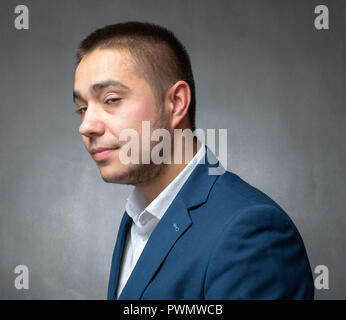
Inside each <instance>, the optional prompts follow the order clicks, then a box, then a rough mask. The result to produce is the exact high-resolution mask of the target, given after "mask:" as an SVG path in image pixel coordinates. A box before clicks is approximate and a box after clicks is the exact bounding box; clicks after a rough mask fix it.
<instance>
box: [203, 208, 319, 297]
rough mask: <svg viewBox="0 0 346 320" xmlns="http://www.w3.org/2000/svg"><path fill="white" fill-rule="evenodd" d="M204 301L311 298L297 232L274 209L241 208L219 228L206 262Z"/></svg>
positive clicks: (310, 283) (307, 269) (309, 277)
mask: <svg viewBox="0 0 346 320" xmlns="http://www.w3.org/2000/svg"><path fill="white" fill-rule="evenodd" d="M204 296H205V299H313V298H314V285H313V279H312V274H311V268H310V264H309V260H308V257H307V254H306V251H305V247H304V243H303V240H302V238H301V237H300V235H299V232H298V230H297V229H296V227H295V225H294V224H293V222H292V221H291V219H290V218H289V217H288V216H287V214H286V213H285V212H284V211H283V210H281V209H280V208H279V207H275V206H273V205H255V206H251V207H249V208H246V209H243V210H242V211H241V212H239V214H237V215H236V216H235V217H234V218H233V219H231V221H229V222H228V224H227V225H226V226H225V229H224V230H223V232H222V234H221V236H220V237H219V238H218V240H217V242H216V244H215V247H214V250H213V252H212V254H211V256H210V259H209V262H208V268H207V271H206V278H205V283H204Z"/></svg>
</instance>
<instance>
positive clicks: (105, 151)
mask: <svg viewBox="0 0 346 320" xmlns="http://www.w3.org/2000/svg"><path fill="white" fill-rule="evenodd" d="M117 149H119V148H96V149H92V150H91V154H92V156H93V158H94V160H95V161H102V160H105V159H107V158H108V157H109V156H110V155H111V154H112V153H113V151H115V150H117Z"/></svg>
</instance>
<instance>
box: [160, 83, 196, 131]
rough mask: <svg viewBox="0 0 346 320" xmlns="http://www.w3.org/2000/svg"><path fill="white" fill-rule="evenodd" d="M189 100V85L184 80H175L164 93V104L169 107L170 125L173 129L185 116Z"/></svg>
mask: <svg viewBox="0 0 346 320" xmlns="http://www.w3.org/2000/svg"><path fill="white" fill-rule="evenodd" d="M190 101H191V90H190V86H189V85H188V83H187V82H186V81H183V80H179V81H177V82H176V83H175V84H174V85H173V86H172V87H171V88H170V89H169V90H168V92H167V94H166V105H168V108H169V115H170V119H171V127H172V129H175V128H177V127H178V126H179V124H180V123H181V122H182V120H183V119H184V118H185V116H186V117H187V112H188V110H189V106H190Z"/></svg>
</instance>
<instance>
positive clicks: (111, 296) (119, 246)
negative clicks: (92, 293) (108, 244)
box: [107, 211, 132, 300]
mask: <svg viewBox="0 0 346 320" xmlns="http://www.w3.org/2000/svg"><path fill="white" fill-rule="evenodd" d="M131 222H132V219H131V217H130V216H129V215H128V214H127V212H126V211H125V213H124V215H123V218H122V219H121V222H120V226H119V231H118V235H117V241H116V245H115V248H114V252H113V258H112V266H111V272H110V276H109V283H108V296H107V299H108V300H116V294H115V293H116V288H117V286H118V280H119V268H120V262H121V257H122V255H123V252H124V245H125V239H126V233H127V230H128V228H129V227H130V225H131Z"/></svg>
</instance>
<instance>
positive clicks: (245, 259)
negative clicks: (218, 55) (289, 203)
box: [73, 22, 314, 299]
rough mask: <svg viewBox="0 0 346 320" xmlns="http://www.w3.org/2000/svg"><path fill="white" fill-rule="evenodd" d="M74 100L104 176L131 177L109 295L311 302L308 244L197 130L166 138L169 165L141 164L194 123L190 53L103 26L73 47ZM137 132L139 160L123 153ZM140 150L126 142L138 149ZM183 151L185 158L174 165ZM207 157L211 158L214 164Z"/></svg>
mask: <svg viewBox="0 0 346 320" xmlns="http://www.w3.org/2000/svg"><path fill="white" fill-rule="evenodd" d="M77 62H78V66H77V69H76V72H75V83H74V95H73V96H74V101H75V103H76V105H77V108H78V110H77V112H78V113H79V114H80V115H81V121H82V122H81V126H80V128H79V131H80V134H81V135H82V140H83V143H84V145H85V147H86V149H87V150H88V152H89V153H90V154H91V155H92V157H93V159H94V160H95V162H96V164H97V166H98V167H99V170H100V173H101V175H102V178H103V179H104V181H106V182H110V183H120V184H131V185H134V186H135V188H134V190H133V192H132V193H131V195H130V197H129V198H128V201H127V204H126V211H125V213H124V215H123V218H122V221H121V224H120V227H119V231H118V236H117V241H116V246H115V249H114V254H113V260H112V266H111V271H110V277H109V288H108V299H312V298H313V295H314V289H313V281H312V275H311V269H310V265H309V261H308V257H307V254H306V251H305V248H304V244H303V241H302V239H301V237H300V235H299V233H298V231H297V229H296V227H295V226H294V224H293V222H292V221H291V220H290V218H289V217H288V216H287V215H286V213H285V212H284V211H283V210H282V209H281V208H280V207H279V206H278V205H277V204H276V203H275V202H274V201H273V200H271V199H270V198H269V197H268V196H267V195H265V194H264V193H262V192H261V191H259V190H257V189H256V188H254V187H252V186H250V185H249V184H247V183H246V182H245V181H243V180H242V179H241V178H240V177H238V176H237V175H235V174H233V173H231V172H228V171H226V172H225V173H223V174H220V175H215V174H210V171H209V169H211V168H215V167H216V166H220V163H218V162H217V159H216V158H215V156H214V155H213V153H212V152H211V151H210V149H209V148H208V147H207V146H205V145H204V144H201V143H200V141H198V140H197V139H193V142H192V145H190V147H189V148H188V150H190V151H191V152H190V155H189V152H187V151H186V149H185V146H186V145H187V144H188V143H187V140H186V139H183V143H182V144H181V145H179V146H177V145H176V144H175V142H174V141H169V142H170V144H169V145H170V146H171V149H170V151H171V153H170V159H171V160H172V161H171V162H170V163H169V162H163V163H160V164H157V163H154V161H153V160H152V159H151V158H150V159H149V160H148V159H147V160H148V161H146V162H145V161H144V160H143V159H145V157H146V156H144V154H145V153H147V151H150V153H152V152H153V151H154V149H155V147H157V145H158V143H160V142H158V140H157V141H150V142H149V143H147V142H145V141H144V140H145V139H144V132H143V123H144V122H146V121H149V127H148V128H149V129H150V133H153V132H154V130H156V129H159V128H162V129H165V130H167V132H169V133H170V137H171V139H172V140H173V136H174V135H173V131H174V130H178V129H182V130H184V129H191V130H192V131H193V130H195V104H196V100H195V86H194V80H193V74H192V70H191V64H190V59H189V56H188V54H187V52H186V50H185V48H184V47H183V45H182V44H181V43H180V42H179V41H178V40H177V39H176V37H175V36H174V35H173V33H171V32H170V31H168V30H167V29H165V28H163V27H160V26H157V25H152V24H148V23H139V22H128V23H120V24H115V25H111V26H106V27H104V28H102V29H99V30H96V31H95V32H93V33H92V34H90V35H89V36H88V37H87V38H86V39H84V40H83V41H82V42H81V44H80V45H79V48H78V50H77ZM127 129H132V130H134V132H135V133H138V136H139V139H140V141H139V146H140V147H139V150H138V154H139V159H141V161H140V162H139V163H134V162H131V161H130V162H126V163H125V162H124V161H122V160H121V159H122V158H123V157H124V155H125V154H126V155H127V154H128V149H127V148H128V145H127V143H128V141H127V140H126V141H125V140H124V139H121V136H122V132H124V130H127ZM132 152H134V153H135V151H131V152H130V153H132ZM177 153H181V154H182V155H183V157H184V158H185V157H186V158H187V159H186V161H183V162H174V161H173V159H174V156H175V155H176V154H177ZM210 160H211V161H210Z"/></svg>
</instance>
